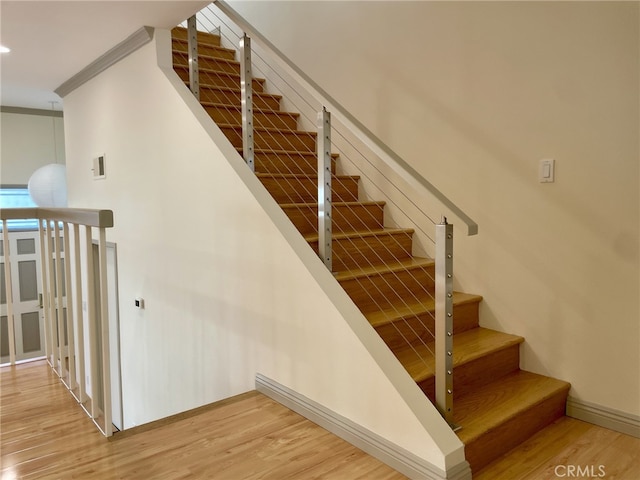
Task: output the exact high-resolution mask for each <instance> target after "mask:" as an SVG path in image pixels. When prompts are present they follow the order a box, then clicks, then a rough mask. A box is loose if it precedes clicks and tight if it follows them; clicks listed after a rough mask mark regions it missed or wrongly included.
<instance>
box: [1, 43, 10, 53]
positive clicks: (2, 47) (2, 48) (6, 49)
mask: <svg viewBox="0 0 640 480" xmlns="http://www.w3.org/2000/svg"><path fill="white" fill-rule="evenodd" d="M10 51H11V49H10V48H9V47H5V46H4V45H0V53H9V52H10Z"/></svg>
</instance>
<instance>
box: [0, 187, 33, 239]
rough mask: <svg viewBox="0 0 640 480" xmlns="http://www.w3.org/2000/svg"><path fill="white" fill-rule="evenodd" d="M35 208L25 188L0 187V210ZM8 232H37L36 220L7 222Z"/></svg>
mask: <svg viewBox="0 0 640 480" xmlns="http://www.w3.org/2000/svg"><path fill="white" fill-rule="evenodd" d="M29 207H36V204H35V203H33V200H31V197H30V196H29V190H28V189H27V187H26V186H23V185H19V186H3V187H0V209H2V208H29ZM7 225H8V227H9V231H14V230H37V229H38V220H36V219H33V218H31V219H20V220H9V221H8V222H7ZM0 231H2V223H1V222H0Z"/></svg>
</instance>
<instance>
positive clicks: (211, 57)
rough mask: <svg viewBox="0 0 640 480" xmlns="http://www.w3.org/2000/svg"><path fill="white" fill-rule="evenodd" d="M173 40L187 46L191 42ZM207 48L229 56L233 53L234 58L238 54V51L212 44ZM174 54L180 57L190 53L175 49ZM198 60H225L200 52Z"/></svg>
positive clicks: (178, 39)
mask: <svg viewBox="0 0 640 480" xmlns="http://www.w3.org/2000/svg"><path fill="white" fill-rule="evenodd" d="M172 40H173V41H174V42H176V43H182V44H184V45H187V46H188V45H189V41H188V40H187V39H185V38H177V37H173V38H172ZM207 47H208V48H211V49H214V50H217V51H219V52H224V53H228V54H230V53H233V55H234V56H235V54H236V51H235V50H234V49H232V48H226V47H221V46H219V45H212V44H207ZM172 53H175V54H179V55H184V54H186V53H188V52H186V51H182V50H175V49H173V50H172ZM198 58H199V59H200V58H208V59H216V60H219V59H220V58H223V57H216V56H215V55H210V54H208V53H200V52H198Z"/></svg>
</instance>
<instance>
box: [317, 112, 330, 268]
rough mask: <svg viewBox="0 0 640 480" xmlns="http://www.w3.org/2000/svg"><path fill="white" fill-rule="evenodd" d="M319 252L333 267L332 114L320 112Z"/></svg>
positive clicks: (318, 147)
mask: <svg viewBox="0 0 640 480" xmlns="http://www.w3.org/2000/svg"><path fill="white" fill-rule="evenodd" d="M317 149H318V253H319V255H320V258H322V261H323V262H324V264H325V265H326V267H327V268H328V269H329V271H331V270H332V267H333V255H332V249H331V241H332V225H331V114H330V113H329V112H327V109H326V108H323V109H322V111H321V112H319V113H318V139H317Z"/></svg>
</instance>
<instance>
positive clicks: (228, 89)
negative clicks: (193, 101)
mask: <svg viewBox="0 0 640 480" xmlns="http://www.w3.org/2000/svg"><path fill="white" fill-rule="evenodd" d="M185 83H187V84H188V83H189V82H185ZM203 88H207V89H210V90H222V91H226V92H234V93H238V92H240V87H238V88H234V87H226V86H223V85H213V84H210V83H200V89H203ZM253 94H254V95H256V96H258V97H272V98H277V99H278V100H282V95H278V94H276V93H264V92H253ZM200 103H202V104H203V105H207V101H206V99H205V100H203V101H201V102H200Z"/></svg>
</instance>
